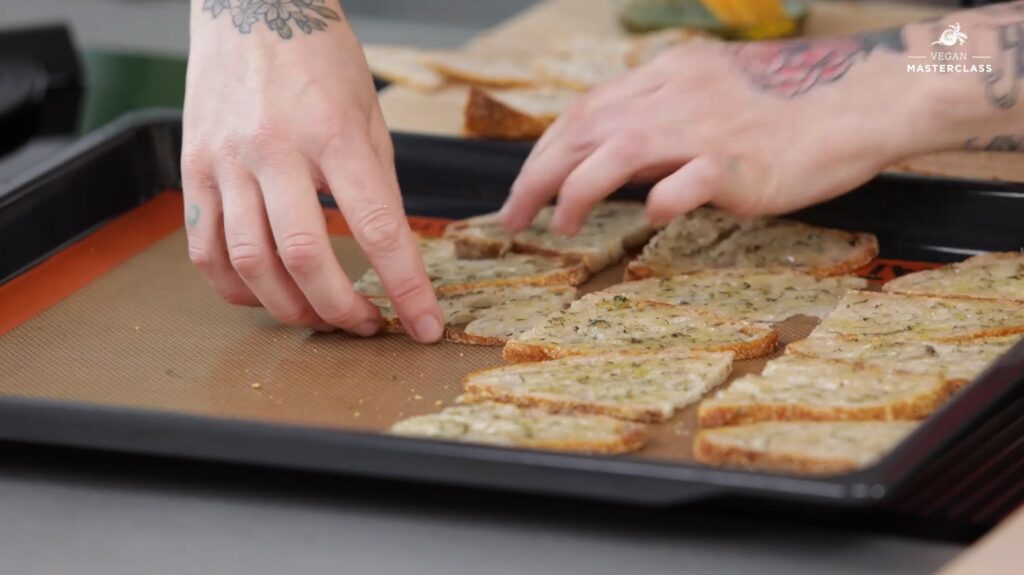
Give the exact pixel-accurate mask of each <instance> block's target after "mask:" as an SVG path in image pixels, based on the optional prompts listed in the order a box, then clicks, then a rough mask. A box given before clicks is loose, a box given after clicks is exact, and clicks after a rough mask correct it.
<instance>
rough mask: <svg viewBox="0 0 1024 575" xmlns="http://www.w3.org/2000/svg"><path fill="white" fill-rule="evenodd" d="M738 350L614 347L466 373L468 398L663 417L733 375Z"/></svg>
mask: <svg viewBox="0 0 1024 575" xmlns="http://www.w3.org/2000/svg"><path fill="white" fill-rule="evenodd" d="M732 360H733V354H732V353H728V352H726V353H690V352H674V351H673V352H663V353H656V354H626V353H613V354H607V355H597V356H590V357H572V358H566V359H557V360H553V361H545V362H541V363H520V364H516V365H510V366H506V367H499V368H496V369H490V370H486V371H478V372H475V373H471V374H469V375H467V376H466V378H465V380H463V388H464V389H465V391H466V395H464V396H463V399H464V400H465V401H471V402H478V401H498V402H502V403H512V404H515V405H519V406H521V407H541V408H544V409H548V410H550V411H555V412H570V413H599V414H603V415H611V416H613V417H619V418H622V419H630V420H633V421H645V422H659V421H665V420H667V419H668V418H670V417H672V414H673V412H674V411H675V410H676V409H681V408H683V407H686V406H687V405H690V404H691V403H694V402H696V401H698V400H700V398H701V397H703V396H704V394H705V393H707V392H708V391H709V390H711V389H712V388H714V387H715V386H717V385H719V384H721V383H722V382H724V381H725V379H726V378H727V377H729V372H730V370H731V368H732Z"/></svg>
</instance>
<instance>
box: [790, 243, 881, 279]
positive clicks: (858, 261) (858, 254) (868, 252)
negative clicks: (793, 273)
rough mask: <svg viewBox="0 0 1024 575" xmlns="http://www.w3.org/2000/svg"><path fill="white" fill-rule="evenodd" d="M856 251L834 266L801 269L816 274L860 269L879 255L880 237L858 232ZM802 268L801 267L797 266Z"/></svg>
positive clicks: (825, 275) (843, 273) (831, 274)
mask: <svg viewBox="0 0 1024 575" xmlns="http://www.w3.org/2000/svg"><path fill="white" fill-rule="evenodd" d="M854 235H855V236H856V240H855V241H854V248H856V249H855V251H854V252H853V253H852V254H850V257H848V258H846V259H845V260H843V261H841V262H838V263H836V264H835V265H832V266H821V267H809V268H803V269H802V270H801V271H804V272H806V273H809V274H811V275H815V276H822V277H828V276H841V275H846V274H848V273H851V272H854V271H857V270H859V269H860V268H862V267H864V266H866V265H868V264H869V263H871V261H872V260H874V259H875V258H876V257H878V238H877V237H875V235H874V234H864V233H856V234H854ZM797 269H800V268H797Z"/></svg>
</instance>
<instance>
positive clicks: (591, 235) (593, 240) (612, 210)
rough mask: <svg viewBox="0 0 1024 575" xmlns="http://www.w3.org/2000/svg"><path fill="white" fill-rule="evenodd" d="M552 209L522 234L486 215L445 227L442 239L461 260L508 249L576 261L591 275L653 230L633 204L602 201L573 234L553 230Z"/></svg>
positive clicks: (539, 214) (492, 216) (636, 244)
mask: <svg viewBox="0 0 1024 575" xmlns="http://www.w3.org/2000/svg"><path fill="white" fill-rule="evenodd" d="M553 215H554V208H553V207H551V206H548V207H545V208H544V209H542V210H541V211H540V213H538V214H537V217H535V218H534V219H533V222H532V223H531V224H530V226H529V227H528V228H526V229H525V230H523V231H521V232H519V233H517V234H515V235H513V234H511V233H509V232H507V231H506V230H505V229H504V227H503V226H502V225H501V222H500V221H499V219H498V215H497V214H486V215H483V216H477V217H474V218H469V219H465V220H460V221H457V222H452V223H451V224H449V225H448V229H447V230H446V231H445V237H446V238H448V239H451V240H452V241H454V242H455V245H456V251H457V252H458V254H459V256H460V257H464V258H472V257H495V256H497V255H499V254H503V253H505V252H507V251H509V250H511V251H515V252H521V253H538V254H547V255H557V256H562V257H567V258H572V259H579V260H581V261H582V262H583V263H584V264H585V265H586V267H587V269H588V270H590V271H591V272H597V271H599V270H602V269H604V268H606V267H608V266H610V265H613V264H616V263H618V262H619V261H620V260H621V259H622V258H623V257H625V255H626V252H627V251H628V250H631V249H634V248H637V247H639V246H640V245H643V243H644V242H646V241H647V240H648V238H650V237H651V235H652V234H653V233H654V231H653V230H652V229H651V227H650V226H649V225H648V223H647V216H646V215H645V212H644V206H643V204H641V203H637V202H601V203H599V204H597V205H596V206H594V209H593V210H592V211H591V212H590V215H589V217H588V218H587V223H586V224H584V226H583V228H582V229H581V230H580V231H579V233H578V234H576V235H575V236H572V237H567V236H563V235H561V234H559V233H556V232H554V231H552V229H551V218H552V216H553Z"/></svg>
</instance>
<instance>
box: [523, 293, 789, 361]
mask: <svg viewBox="0 0 1024 575" xmlns="http://www.w3.org/2000/svg"><path fill="white" fill-rule="evenodd" d="M777 340H778V333H777V332H775V330H772V329H770V328H766V327H762V326H758V325H754V324H750V323H746V322H742V321H738V320H732V319H728V318H724V317H722V316H720V315H717V314H713V313H710V312H706V311H701V310H699V309H695V308H692V307H684V306H674V305H668V304H663V303H658V302H649V301H641V300H634V299H630V298H628V297H626V296H623V295H611V294H589V295H586V296H583V297H582V298H581V299H578V300H576V301H575V302H573V304H572V305H571V306H569V309H567V310H565V311H564V312H562V313H560V314H558V315H555V316H554V317H551V318H549V319H548V320H547V321H545V322H544V323H543V324H541V325H539V326H537V327H535V328H533V329H531V330H530V331H527V332H526V333H523V334H521V335H518V336H516V337H514V338H512V339H510V340H509V342H508V343H506V344H505V350H504V356H505V359H506V360H508V361H512V362H524V361H543V360H547V359H557V358H561V357H569V356H574V355H598V354H602V353H608V352H637V353H651V352H658V351H669V350H676V351H680V350H690V351H732V352H735V354H736V358H737V359H747V358H751V357H760V356H762V355H767V354H768V353H771V352H772V350H774V349H775V342H776V341H777Z"/></svg>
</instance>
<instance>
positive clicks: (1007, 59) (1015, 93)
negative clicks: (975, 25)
mask: <svg viewBox="0 0 1024 575" xmlns="http://www.w3.org/2000/svg"><path fill="white" fill-rule="evenodd" d="M1011 7H1012V6H1007V8H1011ZM1016 7H1017V8H1018V9H1019V10H1021V14H1022V15H1024V3H1020V4H1016ZM994 28H995V31H996V49H997V50H998V52H997V53H996V55H995V57H994V58H993V59H992V71H991V72H990V73H988V74H985V97H986V98H988V101H989V102H990V103H991V104H992V105H993V106H995V107H996V108H1000V109H1002V110H1008V109H1010V108H1012V107H1014V106H1015V105H1016V104H1017V101H1018V100H1019V98H1020V90H1021V82H1024V19H1019V20H1017V21H1016V22H1005V23H1002V24H996V25H994Z"/></svg>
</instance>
